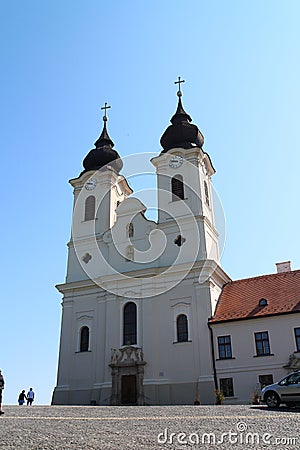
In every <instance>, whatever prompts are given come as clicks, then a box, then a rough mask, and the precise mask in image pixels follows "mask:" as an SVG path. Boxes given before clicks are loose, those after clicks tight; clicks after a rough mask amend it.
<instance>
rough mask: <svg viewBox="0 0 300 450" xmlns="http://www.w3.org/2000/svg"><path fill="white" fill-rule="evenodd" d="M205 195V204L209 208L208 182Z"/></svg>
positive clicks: (205, 185)
mask: <svg viewBox="0 0 300 450" xmlns="http://www.w3.org/2000/svg"><path fill="white" fill-rule="evenodd" d="M204 193H205V202H206V204H207V206H209V195H208V186H207V183H206V181H204Z"/></svg>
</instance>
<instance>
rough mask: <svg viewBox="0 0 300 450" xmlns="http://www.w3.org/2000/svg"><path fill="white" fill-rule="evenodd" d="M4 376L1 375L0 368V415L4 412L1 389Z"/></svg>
mask: <svg viewBox="0 0 300 450" xmlns="http://www.w3.org/2000/svg"><path fill="white" fill-rule="evenodd" d="M4 384H5V382H4V377H3V375H2V372H1V370H0V415H1V414H4V412H3V411H2V391H3V389H4Z"/></svg>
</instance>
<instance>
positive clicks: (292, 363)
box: [283, 353, 300, 371]
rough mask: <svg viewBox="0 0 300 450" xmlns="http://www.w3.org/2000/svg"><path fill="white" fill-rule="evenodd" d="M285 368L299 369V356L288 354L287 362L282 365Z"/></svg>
mask: <svg viewBox="0 0 300 450" xmlns="http://www.w3.org/2000/svg"><path fill="white" fill-rule="evenodd" d="M283 367H284V368H285V369H288V370H290V371H292V370H299V369H300V358H298V357H297V356H296V355H295V354H294V353H292V354H291V355H290V356H289V362H288V363H287V364H286V365H285V366H283Z"/></svg>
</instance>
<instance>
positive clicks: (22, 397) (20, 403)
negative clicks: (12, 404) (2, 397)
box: [18, 389, 27, 405]
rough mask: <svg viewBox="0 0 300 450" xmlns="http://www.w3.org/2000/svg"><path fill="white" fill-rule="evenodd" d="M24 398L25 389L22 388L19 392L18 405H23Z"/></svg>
mask: <svg viewBox="0 0 300 450" xmlns="http://www.w3.org/2000/svg"><path fill="white" fill-rule="evenodd" d="M25 399H26V400H27V397H26V394H25V390H24V389H23V391H22V392H21V393H20V395H19V398H18V403H19V405H24V403H25Z"/></svg>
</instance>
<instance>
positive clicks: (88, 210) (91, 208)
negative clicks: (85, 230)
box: [84, 195, 96, 222]
mask: <svg viewBox="0 0 300 450" xmlns="http://www.w3.org/2000/svg"><path fill="white" fill-rule="evenodd" d="M88 201H90V202H89V204H88ZM91 201H92V203H91ZM95 214H96V197H95V196H94V195H89V196H88V197H87V198H86V199H85V202H84V222H89V221H90V220H95Z"/></svg>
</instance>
